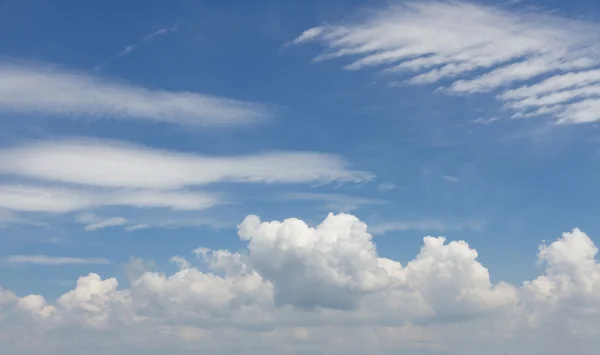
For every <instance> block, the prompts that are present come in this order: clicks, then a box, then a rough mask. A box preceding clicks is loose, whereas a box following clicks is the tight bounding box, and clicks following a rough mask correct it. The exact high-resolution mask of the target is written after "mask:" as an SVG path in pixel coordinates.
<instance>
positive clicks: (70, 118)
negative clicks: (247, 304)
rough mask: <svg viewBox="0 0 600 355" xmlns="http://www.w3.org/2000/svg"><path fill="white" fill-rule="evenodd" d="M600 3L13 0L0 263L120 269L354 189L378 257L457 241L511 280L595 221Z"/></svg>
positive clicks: (340, 208) (58, 291)
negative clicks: (542, 249) (431, 239)
mask: <svg viewBox="0 0 600 355" xmlns="http://www.w3.org/2000/svg"><path fill="white" fill-rule="evenodd" d="M599 22H600V5H598V4H597V3H595V2H594V1H589V0H576V1H575V0H574V1H570V2H568V3H567V2H564V1H544V2H536V1H512V2H500V1H480V2H466V3H465V2H431V1H426V2H417V3H412V4H411V3H408V4H407V3H400V2H394V1H375V0H373V1H358V0H355V1H350V0H347V1H342V0H332V1H327V2H319V1H292V0H290V1H260V2H259V1H252V2H250V1H225V2H221V1H169V2H166V1H147V2H143V3H142V2H126V3H122V2H117V1H103V2H96V3H93V4H92V3H82V2H80V1H61V2H59V3H56V2H46V1H29V2H23V1H8V0H6V1H0V30H1V31H2V32H3V33H5V34H9V35H5V36H1V37H0V125H1V127H2V129H1V130H0V237H1V238H2V249H1V250H0V254H1V255H0V259H2V264H1V265H0V284H1V285H2V287H4V288H5V289H8V290H11V291H12V292H14V293H15V294H16V295H18V296H20V297H22V296H25V295H28V294H39V295H42V296H44V297H45V298H46V299H47V300H54V299H56V298H58V297H59V296H60V295H62V294H65V293H66V292H68V291H69V290H72V289H73V288H74V287H75V286H76V281H77V278H78V277H80V276H85V275H88V274H89V273H91V272H93V273H98V274H99V275H100V276H101V277H102V278H104V279H105V278H111V277H115V278H117V279H118V280H119V282H120V284H119V285H120V287H121V288H125V287H128V284H129V283H130V282H133V280H132V279H131V278H130V277H129V276H128V270H130V269H129V268H130V267H131V264H130V262H131V260H132V258H142V259H144V260H147V261H152V262H153V263H155V269H156V270H159V271H160V272H163V273H165V274H167V275H168V274H173V273H177V272H178V270H179V268H181V265H179V267H178V266H177V265H176V264H174V263H173V262H172V261H170V258H171V257H173V256H174V255H181V256H182V257H184V258H192V257H193V255H192V253H191V251H192V250H194V249H196V248H198V247H206V248H209V249H211V250H220V249H222V250H229V251H230V252H232V253H233V252H237V251H243V250H245V249H247V248H248V243H249V242H248V241H247V240H244V239H243V238H242V240H240V236H239V235H238V233H242V232H240V231H239V230H238V229H239V228H238V225H239V224H240V223H241V222H242V220H244V218H245V217H246V216H247V215H257V216H260V218H261V220H263V221H271V220H278V221H283V220H284V219H286V218H292V217H293V218H297V219H299V220H303V221H305V222H306V223H307V224H308V225H311V226H316V225H318V224H319V223H321V222H322V221H323V220H324V219H325V218H326V217H327V214H328V213H329V212H332V213H335V214H337V213H340V212H348V213H351V214H352V215H355V216H356V217H358V218H359V219H360V220H361V221H362V222H364V223H366V224H367V226H368V231H369V232H370V233H371V234H372V235H373V239H372V240H373V242H374V243H375V245H376V247H377V255H379V257H381V258H389V259H392V260H396V261H398V262H400V263H401V264H402V265H405V264H407V263H408V262H409V261H411V260H413V259H414V258H415V255H417V254H419V251H420V250H421V248H422V246H423V237H424V236H428V235H431V236H445V237H446V238H447V240H448V241H453V240H465V241H467V242H468V243H469V246H470V247H471V248H472V249H475V250H477V252H478V258H477V260H478V261H479V262H481V264H482V265H484V266H485V267H486V268H488V269H489V271H490V280H491V282H492V283H493V284H496V283H499V282H501V281H505V282H508V283H510V284H512V285H515V287H520V286H521V285H522V283H523V281H525V280H533V279H535V278H536V277H537V276H538V275H540V273H542V274H543V273H544V269H543V268H544V267H543V265H540V264H539V262H536V261H539V260H540V257H539V256H538V257H537V258H536V254H537V253H538V246H539V245H540V243H542V242H543V241H544V240H548V241H550V242H552V241H554V240H556V239H557V238H559V237H560V235H561V233H563V232H568V231H571V230H572V229H573V228H576V227H577V228H581V230H583V231H584V232H585V233H586V235H587V236H589V238H591V239H590V240H592V241H595V242H596V243H597V242H598V239H597V237H596V236H599V235H600V222H598V218H597V212H598V210H597V208H595V205H596V204H595V203H594V202H593V201H594V200H595V196H596V195H598V194H599V193H600V187H598V184H597V180H598V177H599V176H600V170H599V169H598V162H599V159H600V131H599V125H598V123H597V122H598V121H600V114H598V112H600V100H599V99H598V98H599V97H600V89H599V88H600V87H599V86H597V85H598V83H599V82H600V74H598V73H597V72H595V70H597V69H598V68H600V47H599V46H598V44H597V43H599V42H597V34H596V33H595V32H594V30H595V29H597V28H598V23H599ZM402 51H405V52H406V53H404V52H402ZM427 61H431V63H429V64H427V63H426V62H427ZM561 85H562V86H561ZM561 95H563V96H561ZM565 95H566V96H565ZM340 223H341V222H340ZM344 223H345V222H344ZM240 228H241V227H240ZM257 233H258V232H257ZM290 233H291V232H290ZM240 235H241V234H240ZM587 236H586V238H587ZM253 238H258V237H253ZM252 240H254V239H252ZM257 243H258V242H257ZM258 244H259V243H258ZM250 252H251V253H252V250H251V251H250ZM255 252H256V251H255ZM274 252H276V251H274ZM256 253H258V252H256ZM242 254H243V253H242ZM258 254H260V253H258ZM260 255H262V254H260ZM594 257H595V254H594V255H593V256H592V259H593V258H594ZM542 259H543V258H542ZM200 264H201V263H200ZM127 265H129V266H127ZM265 265H266V264H261V263H260V262H256V264H255V265H254V267H255V269H256V270H257V272H259V273H260V274H261V275H263V276H264V277H265V278H266V279H268V280H269V281H270V282H272V283H273V285H274V288H275V289H276V290H277V287H278V284H277V281H278V280H280V279H279V278H277V277H273V279H270V278H269V277H270V276H269V275H271V274H272V273H271V271H272V270H271V269H270V268H269V267H267V266H265ZM197 267H198V268H199V269H200V270H207V269H206V268H209V267H208V266H206V265H204V266H203V265H199V266H197ZM261 267H262V268H261ZM184 269H185V268H184ZM388 273H389V271H388ZM315 282H316V281H315ZM316 284H318V282H317V283H316ZM310 285H313V283H310ZM282 287H284V286H282ZM281 292H283V291H281ZM278 294H279V293H277V292H275V295H278ZM283 294H287V293H285V292H284V293H283ZM276 297H277V296H276ZM276 300H277V298H276ZM317 303H318V302H317ZM328 304H329V303H325V306H324V307H325V308H327V305H328ZM442 313H443V312H442ZM523 349H524V348H523Z"/></svg>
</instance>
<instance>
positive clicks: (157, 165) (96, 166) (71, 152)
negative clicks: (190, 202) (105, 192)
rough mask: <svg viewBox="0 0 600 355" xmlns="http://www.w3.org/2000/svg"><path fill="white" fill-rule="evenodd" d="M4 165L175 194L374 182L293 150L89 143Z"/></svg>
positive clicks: (338, 162) (68, 143) (17, 152)
mask: <svg viewBox="0 0 600 355" xmlns="http://www.w3.org/2000/svg"><path fill="white" fill-rule="evenodd" d="M0 161H2V164H1V165H0V176H1V175H12V176H21V177H27V178H33V179H38V180H46V181H53V182H56V183H72V184H79V185H88V186H89V185H92V186H101V187H112V188H118V187H121V188H133V189H162V190H161V191H159V192H160V194H166V193H169V192H168V191H164V189H170V190H173V189H179V188H182V187H185V186H199V185H206V184H211V183H217V182H230V183H254V184H257V183H263V184H265V183H312V182H322V183H331V182H348V183H356V182H362V181H368V180H370V179H372V178H373V175H372V174H370V173H368V172H365V171H358V170H352V169H350V168H349V163H348V162H346V161H345V160H344V159H342V158H341V157H339V156H337V155H333V154H324V153H315V152H306V151H302V152H294V151H292V152H268V153H257V154H248V155H241V156H203V155H198V154H192V153H183V152H177V151H168V150H159V149H154V148H149V147H144V146H139V145H134V144H131V143H125V142H120V141H112V140H95V139H85V138H82V139H65V140H50V141H40V142H35V143H30V144H24V145H20V146H15V147H12V148H6V149H0ZM153 191H154V190H153ZM173 193H175V192H173ZM129 196H130V198H128V199H127V200H126V201H121V202H131V201H133V200H135V201H140V203H143V202H145V201H146V202H147V201H150V202H151V201H159V200H157V199H156V197H157V196H158V195H156V194H148V195H147V194H145V193H142V192H137V193H136V194H135V195H134V196H133V197H131V195H129Z"/></svg>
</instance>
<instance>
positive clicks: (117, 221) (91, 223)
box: [76, 213, 127, 232]
mask: <svg viewBox="0 0 600 355" xmlns="http://www.w3.org/2000/svg"><path fill="white" fill-rule="evenodd" d="M76 221H77V222H78V223H81V224H85V225H86V226H85V227H84V229H85V230H86V231H90V232H91V231H97V230H100V229H104V228H110V227H118V226H123V225H125V224H127V219H126V218H124V217H101V216H97V215H95V214H93V213H84V214H80V215H79V216H77V218H76Z"/></svg>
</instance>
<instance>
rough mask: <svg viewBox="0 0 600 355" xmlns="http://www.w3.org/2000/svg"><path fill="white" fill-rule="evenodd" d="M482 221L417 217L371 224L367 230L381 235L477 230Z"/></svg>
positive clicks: (480, 226) (481, 225) (481, 226)
mask: <svg viewBox="0 0 600 355" xmlns="http://www.w3.org/2000/svg"><path fill="white" fill-rule="evenodd" d="M484 225H485V222H482V221H467V222H457V221H445V220H441V219H417V220H407V221H395V222H387V223H379V224H372V225H370V226H369V231H370V232H371V233H373V234H374V235H383V234H387V233H389V232H403V231H411V230H412V231H417V232H423V233H440V232H447V231H449V230H469V229H470V230H479V229H481V228H483V226H484Z"/></svg>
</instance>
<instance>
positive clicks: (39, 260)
mask: <svg viewBox="0 0 600 355" xmlns="http://www.w3.org/2000/svg"><path fill="white" fill-rule="evenodd" d="M4 262H5V263H8V264H34V265H72V264H79V265H84V264H110V260H108V259H105V258H72V257H56V256H47V255H10V256H8V257H6V258H5V259H4Z"/></svg>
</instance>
